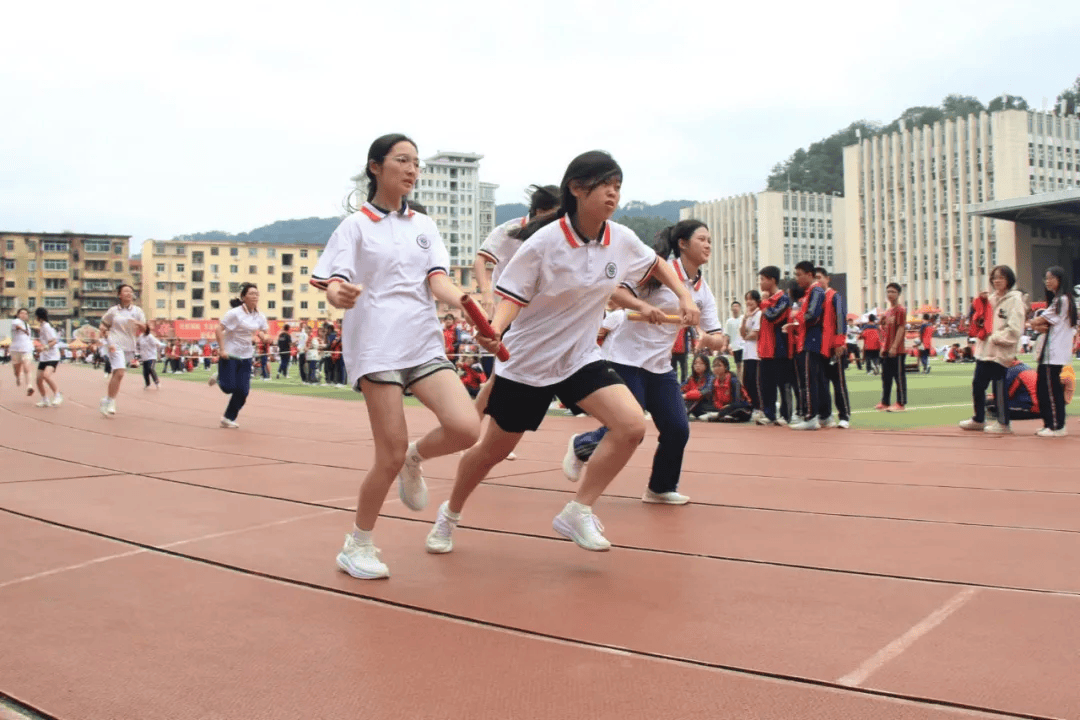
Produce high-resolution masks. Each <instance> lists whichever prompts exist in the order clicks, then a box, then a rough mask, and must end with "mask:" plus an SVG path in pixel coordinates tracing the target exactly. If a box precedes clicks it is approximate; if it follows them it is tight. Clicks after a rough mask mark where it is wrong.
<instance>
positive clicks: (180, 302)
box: [176, 300, 184, 310]
mask: <svg viewBox="0 0 1080 720" xmlns="http://www.w3.org/2000/svg"><path fill="white" fill-rule="evenodd" d="M176 309H177V310H183V309H184V301H183V300H177V301H176Z"/></svg>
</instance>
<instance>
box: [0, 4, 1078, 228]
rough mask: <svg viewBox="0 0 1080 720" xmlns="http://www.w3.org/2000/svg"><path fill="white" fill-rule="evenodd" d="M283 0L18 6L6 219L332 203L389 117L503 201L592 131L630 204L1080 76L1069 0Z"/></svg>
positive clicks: (312, 211) (269, 209)
mask: <svg viewBox="0 0 1080 720" xmlns="http://www.w3.org/2000/svg"><path fill="white" fill-rule="evenodd" d="M275 5H276V4H272V3H243V4H241V3H232V2H227V1H224V0H222V1H218V2H212V3H201V2H188V3H180V4H173V5H171V6H168V8H169V9H168V10H163V9H160V8H164V7H166V6H165V5H162V4H159V3H146V2H138V3H116V2H113V3H110V2H104V3H86V2H79V3H68V2H51V3H18V4H15V5H12V6H9V7H7V8H6V9H5V13H4V15H5V23H4V24H5V33H4V35H5V37H4V41H3V42H2V43H0V99H2V102H0V230H6V231H25V230H34V231H49V232H59V231H63V230H74V231H77V232H100V233H114V234H123V235H132V236H134V237H133V243H134V244H136V245H138V244H141V242H142V240H144V239H146V238H169V237H172V236H174V235H177V234H182V233H189V232H200V231H207V230H225V231H228V232H234V233H236V232H244V231H247V230H250V229H253V228H255V227H258V226H260V225H265V224H268V223H271V222H273V221H275V220H283V219H289V218H301V217H311V216H319V217H329V216H333V215H337V214H339V213H340V208H341V200H342V198H343V197H344V196H345V194H346V193H347V192H348V191H349V189H350V183H349V177H350V176H352V175H354V174H356V173H357V172H359V171H361V170H362V168H363V165H364V158H365V156H366V153H367V148H368V145H370V143H371V141H372V140H373V139H374V138H375V137H377V136H379V135H381V134H384V133H387V132H405V133H407V134H409V135H411V136H412V137H413V138H414V139H415V140H416V141H417V143H418V144H419V149H420V154H421V156H422V157H423V156H428V155H432V154H434V153H435V152H437V151H439V150H464V151H469V152H477V153H482V154H483V155H484V156H485V158H484V160H483V161H482V165H481V179H483V180H485V181H489V182H495V183H498V184H499V186H500V187H499V190H498V192H497V200H498V202H500V203H506V202H518V201H520V200H521V199H522V196H523V189H524V187H525V186H527V185H528V184H530V183H533V182H539V183H558V182H559V180H560V179H561V177H562V173H563V171H564V169H565V167H566V164H567V163H568V162H569V160H570V159H571V158H573V156H575V155H576V154H578V153H580V152H583V151H585V150H590V149H594V148H601V149H606V150H608V151H610V152H611V153H612V154H613V155H614V156H615V158H616V159H617V160H618V161H619V162H620V164H621V165H622V166H623V171H624V173H625V179H624V184H623V200H624V201H627V200H643V201H646V202H652V203H655V202H660V201H662V200H669V199H679V198H689V199H694V200H707V199H715V198H720V197H725V196H728V195H734V194H739V193H744V192H753V191H757V190H760V189H762V188H763V186H764V182H765V178H766V176H767V175H768V172H769V169H770V168H771V167H772V166H773V165H774V164H775V163H776V162H778V161H780V160H783V159H784V158H785V157H787V156H788V155H790V154H791V152H793V151H794V150H795V149H796V148H798V147H803V146H806V145H808V144H809V143H811V142H814V141H816V140H819V139H821V138H823V137H825V136H827V135H829V134H831V133H832V132H834V131H836V130H838V129H840V128H842V127H845V126H847V125H848V124H849V123H850V122H851V121H853V120H856V119H862V118H865V119H869V120H877V121H882V122H888V121H890V120H892V119H893V118H894V117H896V116H897V115H898V114H899V113H900V112H901V111H902V110H904V109H905V108H906V107H909V106H912V105H935V104H938V103H939V102H940V101H941V99H942V98H943V97H944V96H945V95H946V94H948V93H951V92H961V93H964V94H971V95H976V96H977V97H978V98H979V99H980V100H982V101H983V102H984V103H986V102H989V101H990V100H991V99H992V98H993V97H995V96H996V95H999V94H1001V93H1003V92H1008V93H1012V94H1017V95H1022V96H1024V97H1025V98H1026V99H1027V100H1028V102H1029V103H1031V104H1032V105H1033V106H1035V107H1042V104H1043V98H1044V97H1045V98H1048V100H1049V102H1050V103H1052V102H1053V99H1054V97H1055V96H1056V95H1057V94H1058V92H1060V91H1061V90H1062V89H1063V88H1065V87H1067V86H1069V85H1070V84H1071V83H1072V82H1073V80H1074V79H1075V78H1076V77H1077V75H1078V74H1080V53H1078V52H1077V49H1076V48H1077V43H1078V38H1080V32H1078V31H1080V2H1076V0H1048V1H1046V2H1041V3H1034V4H1032V5H1030V6H1027V5H1025V4H1023V3H1017V2H999V1H997V0H983V1H981V2H951V1H950V0H944V1H943V0H935V1H934V2H924V1H922V0H916V1H914V2H911V1H909V2H905V3H897V2H890V3H875V2H867V1H865V0H863V1H862V2H858V3H854V2H851V3H847V2H844V3H832V4H831V6H830V5H829V4H828V3H806V2H799V3H786V4H785V3H775V2H774V3H762V4H752V3H727V2H699V3H679V2H649V3H643V2H628V1H626V0H623V1H622V2H615V1H614V0H606V1H596V2H587V1H581V0H579V1H578V2H570V1H566V0H548V1H547V2H535V3H531V2H526V3H509V2H505V0H503V1H502V2H490V3H469V2H464V3H451V2H433V1H431V0H426V1H420V0H404V1H401V0H399V1H397V2H378V3H371V2H364V1H361V2H357V1H355V0H352V1H343V2H336V1H335V2H330V1H328V2H317V1H314V2H312V1H309V2H306V3H301V4H295V3H292V4H288V7H287V9H285V10H278V9H277V8H276V7H275ZM1029 8H1030V9H1029Z"/></svg>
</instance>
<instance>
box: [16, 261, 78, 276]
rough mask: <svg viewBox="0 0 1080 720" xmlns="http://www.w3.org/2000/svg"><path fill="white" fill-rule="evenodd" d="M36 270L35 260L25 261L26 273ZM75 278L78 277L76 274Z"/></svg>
mask: <svg viewBox="0 0 1080 720" xmlns="http://www.w3.org/2000/svg"><path fill="white" fill-rule="evenodd" d="M36 270H37V260H27V261H26V272H34V271H36ZM75 272H76V273H78V272H79V271H78V270H76V271H75ZM75 277H79V276H78V274H76V275H75Z"/></svg>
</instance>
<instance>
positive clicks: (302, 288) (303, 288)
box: [300, 283, 311, 292]
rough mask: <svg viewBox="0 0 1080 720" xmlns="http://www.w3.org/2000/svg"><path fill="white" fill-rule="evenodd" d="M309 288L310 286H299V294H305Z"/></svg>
mask: <svg viewBox="0 0 1080 720" xmlns="http://www.w3.org/2000/svg"><path fill="white" fill-rule="evenodd" d="M309 287H311V286H310V285H308V284H306V283H305V284H303V285H301V286H300V292H307V291H308V288H309Z"/></svg>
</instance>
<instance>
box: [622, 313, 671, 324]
mask: <svg viewBox="0 0 1080 720" xmlns="http://www.w3.org/2000/svg"><path fill="white" fill-rule="evenodd" d="M626 319H627V320H633V321H634V322H649V318H648V317H647V316H646V315H643V314H642V313H639V312H637V311H631V312H628V313H626ZM663 323H664V324H665V325H682V318H681V317H679V316H678V315H665V316H664V320H663Z"/></svg>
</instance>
